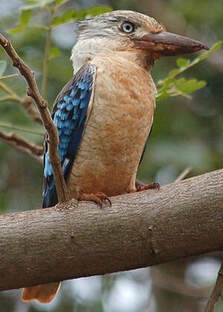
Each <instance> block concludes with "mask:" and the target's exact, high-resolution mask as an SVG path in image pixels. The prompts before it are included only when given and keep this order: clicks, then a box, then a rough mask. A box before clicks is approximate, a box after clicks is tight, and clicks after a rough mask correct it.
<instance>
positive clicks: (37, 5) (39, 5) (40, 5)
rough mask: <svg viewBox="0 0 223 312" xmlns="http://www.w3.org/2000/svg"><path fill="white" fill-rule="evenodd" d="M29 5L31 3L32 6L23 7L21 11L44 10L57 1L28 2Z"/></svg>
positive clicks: (36, 0)
mask: <svg viewBox="0 0 223 312" xmlns="http://www.w3.org/2000/svg"><path fill="white" fill-rule="evenodd" d="M26 2H27V3H31V4H30V5H26V6H23V7H22V8H21V9H22V10H23V11H26V10H34V9H37V8H43V7H45V6H47V5H49V4H51V3H53V2H55V0H35V1H30V2H28V1H26Z"/></svg>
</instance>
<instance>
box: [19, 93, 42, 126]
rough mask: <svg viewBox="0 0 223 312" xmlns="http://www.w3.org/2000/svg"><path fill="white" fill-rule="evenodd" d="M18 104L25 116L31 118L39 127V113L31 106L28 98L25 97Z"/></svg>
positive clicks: (40, 120)
mask: <svg viewBox="0 0 223 312" xmlns="http://www.w3.org/2000/svg"><path fill="white" fill-rule="evenodd" d="M20 104H21V105H22V106H23V107H24V109H25V111H26V112H27V114H28V115H29V116H31V117H32V119H33V121H35V122H37V123H38V124H40V125H42V124H43V122H42V118H41V116H40V113H39V111H38V110H37V109H35V108H34V107H33V106H32V100H31V97H30V96H27V95H25V96H24V98H23V99H22V101H21V102H20Z"/></svg>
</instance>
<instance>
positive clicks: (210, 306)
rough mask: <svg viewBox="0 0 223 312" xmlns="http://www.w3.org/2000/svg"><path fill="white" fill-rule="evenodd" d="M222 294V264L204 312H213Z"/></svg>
mask: <svg viewBox="0 0 223 312" xmlns="http://www.w3.org/2000/svg"><path fill="white" fill-rule="evenodd" d="M222 292H223V264H222V265H221V268H220V270H219V272H218V278H217V281H216V284H215V287H214V289H213V291H212V294H211V296H210V298H209V300H208V303H207V306H206V308H205V312H214V307H215V304H216V303H217V301H218V299H219V298H220V297H221V296H222Z"/></svg>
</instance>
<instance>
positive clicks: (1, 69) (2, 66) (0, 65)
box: [0, 61, 7, 76]
mask: <svg viewBox="0 0 223 312" xmlns="http://www.w3.org/2000/svg"><path fill="white" fill-rule="evenodd" d="M6 67H7V62H6V61H0V76H2V75H3V74H4V72H5V70H6Z"/></svg>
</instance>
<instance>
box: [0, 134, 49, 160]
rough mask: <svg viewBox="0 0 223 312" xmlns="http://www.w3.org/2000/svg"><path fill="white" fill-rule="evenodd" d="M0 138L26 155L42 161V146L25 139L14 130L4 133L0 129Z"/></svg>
mask: <svg viewBox="0 0 223 312" xmlns="http://www.w3.org/2000/svg"><path fill="white" fill-rule="evenodd" d="M0 140H1V141H4V142H6V143H8V144H10V145H12V146H13V147H14V148H16V149H17V150H19V151H22V152H23V153H25V154H26V155H28V156H30V157H32V158H34V159H35V160H37V161H38V162H39V163H41V164H42V163H43V161H42V156H43V148H42V147H41V146H38V145H35V144H32V143H30V142H28V141H26V140H25V139H23V138H22V137H21V136H19V135H17V134H15V133H14V132H10V133H5V132H3V131H0Z"/></svg>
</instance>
